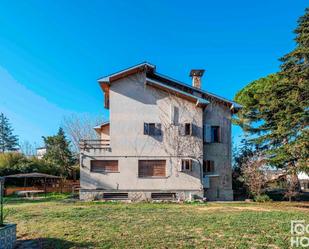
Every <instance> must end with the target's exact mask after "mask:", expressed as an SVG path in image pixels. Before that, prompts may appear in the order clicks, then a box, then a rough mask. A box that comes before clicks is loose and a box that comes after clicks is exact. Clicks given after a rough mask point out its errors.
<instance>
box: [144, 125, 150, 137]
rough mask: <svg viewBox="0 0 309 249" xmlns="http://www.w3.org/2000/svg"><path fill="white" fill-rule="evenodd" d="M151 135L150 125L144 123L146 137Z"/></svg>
mask: <svg viewBox="0 0 309 249" xmlns="http://www.w3.org/2000/svg"><path fill="white" fill-rule="evenodd" d="M148 134H149V125H148V123H144V135H148Z"/></svg>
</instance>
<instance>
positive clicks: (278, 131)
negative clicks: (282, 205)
mask: <svg viewBox="0 0 309 249" xmlns="http://www.w3.org/2000/svg"><path fill="white" fill-rule="evenodd" d="M308 26H309V9H306V13H305V15H304V16H303V17H301V18H300V19H299V21H298V27H297V29H296V30H295V33H296V39H295V41H296V48H295V49H294V50H293V51H292V52H291V53H289V54H287V55H286V56H284V57H283V58H282V59H281V61H282V65H281V71H280V72H279V73H276V74H272V75H269V76H267V77H265V78H261V79H259V80H256V81H254V82H252V83H250V84H249V85H248V86H246V87H245V88H244V89H242V90H241V91H240V92H239V93H237V95H236V97H235V100H236V101H237V102H238V103H240V104H242V105H243V107H244V108H243V109H242V110H241V111H240V112H239V113H238V114H237V119H236V123H237V124H239V125H240V126H241V127H242V128H243V129H244V131H245V132H247V133H248V134H249V138H248V141H249V142H250V143H251V144H254V145H255V146H256V148H257V149H259V150H261V151H263V152H264V155H265V156H266V159H267V160H266V161H265V163H267V164H269V165H273V166H276V167H280V168H284V169H286V170H287V172H288V174H289V175H291V178H294V177H295V175H296V174H297V172H299V171H307V172H309V167H308V164H309V161H308V158H309V141H308V137H309V129H308V123H309V108H308V107H309V29H308Z"/></svg>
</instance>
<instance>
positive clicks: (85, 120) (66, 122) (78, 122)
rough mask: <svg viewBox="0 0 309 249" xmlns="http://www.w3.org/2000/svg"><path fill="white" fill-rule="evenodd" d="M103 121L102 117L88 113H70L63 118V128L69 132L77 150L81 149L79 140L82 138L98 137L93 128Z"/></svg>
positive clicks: (69, 136)
mask: <svg viewBox="0 0 309 249" xmlns="http://www.w3.org/2000/svg"><path fill="white" fill-rule="evenodd" d="M102 122H103V121H102V120H101V119H100V118H92V117H90V116H88V115H82V116H77V115H70V116H67V117H65V118H64V119H63V122H62V123H63V124H62V126H63V129H64V131H65V132H66V134H68V138H69V139H70V141H71V142H72V145H73V149H74V151H75V152H78V151H79V141H80V140H81V139H98V135H97V134H96V132H95V130H94V129H93V128H94V127H95V126H96V125H98V124H100V123H102Z"/></svg>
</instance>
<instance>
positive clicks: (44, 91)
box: [0, 0, 308, 144]
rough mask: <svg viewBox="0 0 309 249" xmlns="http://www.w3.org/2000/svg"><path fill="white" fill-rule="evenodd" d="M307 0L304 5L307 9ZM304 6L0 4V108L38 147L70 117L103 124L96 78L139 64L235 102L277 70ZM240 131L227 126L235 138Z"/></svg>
mask: <svg viewBox="0 0 309 249" xmlns="http://www.w3.org/2000/svg"><path fill="white" fill-rule="evenodd" d="M306 3H307V5H306ZM307 6H308V2H307V1H304V0H297V1H291V0H281V1H279V0H278V1H264V0H260V1H247V0H246V1H239V0H235V1H228V0H224V1H192V0H191V1H166V0H164V1H163V0H161V1H159V0H156V1H104V0H100V1H94V0H92V1H86V0H83V1H80V0H74V1H69V0H66V1H60V0H56V1H55V0H53V1H48V0H44V1H41V0H37V1H32V0H27V1H21V0H16V1H1V3H0V111H1V112H4V113H5V115H6V116H8V118H9V119H10V120H11V122H12V124H13V127H14V129H15V133H17V134H18V135H19V137H20V140H21V141H24V140H28V141H30V142H32V143H34V142H36V143H37V144H40V143H41V136H43V135H44V136H46V135H51V134H54V133H55V132H56V131H57V129H58V127H59V125H60V124H61V121H62V119H63V117H64V116H66V115H69V114H70V113H77V114H79V113H80V114H84V113H89V115H92V116H102V117H103V118H104V119H107V118H108V114H107V113H106V111H105V110H104V108H103V96H102V93H101V91H100V88H99V86H98V84H97V82H96V79H97V78H99V77H100V76H102V75H106V74H109V73H112V72H114V71H118V70H121V69H123V68H126V67H129V66H131V65H134V64H137V63H139V62H142V61H149V62H151V63H153V64H155V65H157V70H158V72H161V73H163V74H167V75H169V76H171V77H173V78H176V79H178V80H181V81H183V82H187V83H189V82H190V78H189V77H188V74H189V71H190V69H192V68H204V69H206V73H205V75H204V78H203V88H204V89H206V90H208V91H210V92H213V93H216V94H219V95H222V96H223V97H226V98H230V99H232V98H233V97H234V95H235V93H236V92H237V91H238V90H240V89H241V88H242V87H244V86H245V85H246V84H248V83H249V82H251V81H252V80H255V79H258V78H260V77H263V76H266V75H267V74H270V73H273V72H276V71H277V70H278V67H279V65H280V64H279V61H278V58H280V57H281V56H282V55H284V54H285V53H287V52H289V51H290V50H291V49H293V47H294V42H293V38H294V35H293V33H292V31H293V29H294V28H295V27H296V21H297V19H298V17H299V16H300V15H303V13H304V9H305V7H307ZM240 134H241V131H240V129H239V128H234V139H235V141H238V140H239V135H240Z"/></svg>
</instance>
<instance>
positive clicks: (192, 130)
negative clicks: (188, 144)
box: [190, 123, 196, 136]
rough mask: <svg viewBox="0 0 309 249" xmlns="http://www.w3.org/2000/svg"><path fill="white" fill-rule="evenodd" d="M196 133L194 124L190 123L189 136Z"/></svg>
mask: <svg viewBox="0 0 309 249" xmlns="http://www.w3.org/2000/svg"><path fill="white" fill-rule="evenodd" d="M195 134H196V125H194V124H193V123H190V136H195Z"/></svg>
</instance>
